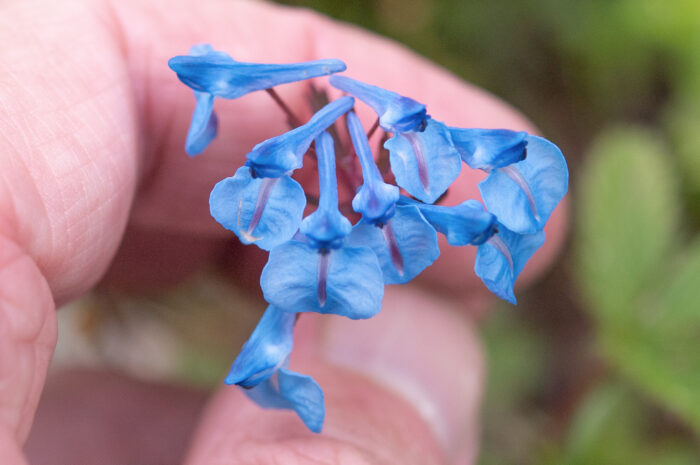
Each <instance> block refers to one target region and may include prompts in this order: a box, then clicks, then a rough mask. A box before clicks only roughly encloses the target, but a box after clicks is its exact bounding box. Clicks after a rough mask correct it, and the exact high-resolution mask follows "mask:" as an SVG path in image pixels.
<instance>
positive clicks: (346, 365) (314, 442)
mask: <svg viewBox="0 0 700 465" xmlns="http://www.w3.org/2000/svg"><path fill="white" fill-rule="evenodd" d="M455 310H456V309H455V308H454V303H450V302H447V301H442V300H440V299H436V298H435V297H434V296H430V295H427V294H425V293H423V292H420V291H418V290H416V289H411V288H405V289H401V290H400V291H397V290H396V289H395V288H390V289H388V293H387V298H386V303H385V305H384V308H383V309H382V312H381V313H380V314H379V315H378V316H376V317H375V318H372V319H371V320H366V321H349V320H347V319H343V318H340V317H329V318H323V319H321V318H314V317H315V315H314V316H308V315H307V316H303V317H302V318H301V320H300V323H299V326H300V327H298V328H297V330H296V335H295V341H296V344H297V347H296V348H295V350H294V352H293V356H292V364H291V368H292V369H293V370H295V371H300V372H302V373H305V374H310V375H312V376H313V377H314V378H315V379H316V381H318V383H319V384H320V385H321V386H322V388H323V390H324V395H325V404H326V421H325V424H324V429H323V433H322V434H320V435H315V434H313V433H309V432H308V431H307V430H306V429H305V427H304V426H303V424H302V423H301V422H300V420H299V419H298V418H296V416H295V415H294V414H293V413H290V412H287V411H270V410H262V409H260V408H258V407H257V406H256V405H254V404H253V403H252V402H251V401H250V400H248V399H247V398H246V397H245V395H244V394H243V393H242V392H241V391H239V390H238V389H236V388H233V387H224V388H222V390H221V391H220V392H219V394H218V395H217V396H216V397H215V399H214V400H213V401H212V402H211V403H210V404H209V406H208V407H207V409H206V414H205V416H204V419H203V421H202V424H201V425H200V426H199V428H198V431H197V434H196V435H195V439H194V441H193V443H192V449H191V451H190V454H189V455H188V460H186V463H187V464H188V465H199V464H211V463H276V464H279V465H286V464H288V463H289V464H292V463H293V464H297V463H304V464H306V463H329V464H341V463H342V464H344V463H352V464H355V463H357V464H364V463H372V464H384V463H386V464H394V463H402V464H421V465H423V464H444V463H455V464H456V463H458V464H468V463H473V459H474V456H475V454H476V442H477V431H478V430H477V412H478V404H479V398H480V395H481V383H482V379H483V362H482V358H481V357H482V356H481V350H480V347H479V344H478V342H477V341H476V338H475V335H474V332H473V328H472V327H471V326H470V325H469V324H468V323H467V322H466V321H464V320H462V319H460V316H459V313H458V312H457V311H455Z"/></svg>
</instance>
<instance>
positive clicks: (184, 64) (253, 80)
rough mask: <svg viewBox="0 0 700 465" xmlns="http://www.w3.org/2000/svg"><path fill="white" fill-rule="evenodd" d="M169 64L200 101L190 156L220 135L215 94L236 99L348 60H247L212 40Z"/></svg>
mask: <svg viewBox="0 0 700 465" xmlns="http://www.w3.org/2000/svg"><path fill="white" fill-rule="evenodd" d="M168 66H170V68H171V69H172V70H173V71H175V72H176V73H177V77H178V78H179V79H180V80H181V81H182V82H183V83H185V84H186V85H187V86H189V87H190V88H192V90H193V91H194V96H195V99H196V101H197V104H196V106H195V110H194V112H193V114H192V122H191V123H190V129H189V131H188V133H187V140H186V142H185V151H186V152H187V153H188V154H189V155H190V156H194V155H197V154H199V153H201V152H203V151H204V149H206V148H207V146H208V145H209V143H210V142H211V141H212V140H213V139H214V138H215V137H216V134H217V129H218V118H217V116H216V113H215V112H214V110H213V109H214V98H215V97H221V98H227V99H235V98H238V97H241V96H243V95H245V94H248V93H250V92H253V91H256V90H264V89H269V88H272V87H274V86H277V85H279V84H286V83H290V82H296V81H302V80H305V79H309V78H312V77H317V76H325V75H328V74H332V73H338V72H341V71H344V70H345V63H343V62H342V61H340V60H317V61H309V62H305V63H291V64H280V65H276V64H260V63H243V62H240V61H236V60H234V59H233V58H231V57H230V56H229V55H228V54H226V53H224V52H219V51H216V50H214V48H213V47H212V46H211V45H209V44H200V45H195V46H194V47H192V48H191V49H190V52H189V55H182V56H176V57H173V58H171V59H170V60H169V61H168Z"/></svg>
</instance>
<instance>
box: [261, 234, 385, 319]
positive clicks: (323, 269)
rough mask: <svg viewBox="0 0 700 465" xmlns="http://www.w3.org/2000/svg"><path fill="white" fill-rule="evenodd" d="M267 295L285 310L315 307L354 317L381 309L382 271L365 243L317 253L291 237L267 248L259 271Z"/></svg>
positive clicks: (295, 310) (318, 310) (367, 314)
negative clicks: (264, 259) (264, 261)
mask: <svg viewBox="0 0 700 465" xmlns="http://www.w3.org/2000/svg"><path fill="white" fill-rule="evenodd" d="M260 286H261V287H262V290H263V294H264V296H265V300H267V301H268V302H269V303H271V304H272V305H275V306H277V307H279V308H281V309H282V310H285V311H288V312H317V313H333V314H336V315H343V316H346V317H348V318H352V319H359V318H370V317H372V316H374V315H376V314H377V313H378V312H379V310H380V309H381V304H382V297H383V296H384V283H383V280H382V270H381V268H380V267H379V263H378V262H377V257H376V256H375V255H374V252H372V250H371V249H369V248H367V247H341V248H338V249H330V250H326V251H324V253H321V252H320V251H319V250H318V249H316V248H315V247H313V246H312V245H309V244H305V243H303V242H298V241H289V242H287V243H285V244H282V245H280V246H277V247H275V248H274V249H272V250H271V251H270V257H269V259H268V261H267V265H265V268H264V269H263V272H262V275H261V276H260Z"/></svg>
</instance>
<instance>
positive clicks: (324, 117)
mask: <svg viewBox="0 0 700 465" xmlns="http://www.w3.org/2000/svg"><path fill="white" fill-rule="evenodd" d="M354 104H355V99H354V98H352V97H341V98H339V99H338V100H334V101H332V102H331V103H329V104H328V105H326V106H325V107H323V108H321V109H320V110H319V111H317V112H316V113H315V114H314V115H313V116H312V117H311V119H310V120H309V121H308V122H307V123H306V124H303V125H301V126H299V127H298V128H294V129H292V130H291V131H288V132H285V133H284V134H281V135H279V136H277V137H273V138H271V139H267V140H266V141H264V142H261V143H259V144H258V145H256V146H255V147H253V150H251V151H250V153H248V155H246V157H247V158H248V162H247V163H246V164H247V165H248V166H250V167H251V168H253V169H254V170H255V172H256V173H257V175H258V176H264V177H278V176H282V175H284V174H288V173H291V172H292V171H294V170H296V169H298V168H301V166H302V159H303V157H304V154H305V153H306V151H307V150H309V147H310V146H311V142H313V140H314V139H315V138H316V136H318V135H319V134H321V133H322V132H323V131H325V130H326V129H327V128H328V127H329V126H330V125H332V124H333V123H334V122H335V120H337V119H338V118H340V117H341V116H342V115H343V114H344V113H346V112H347V111H349V110H350V109H351V108H352V106H353V105H354Z"/></svg>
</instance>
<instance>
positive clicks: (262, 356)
mask: <svg viewBox="0 0 700 465" xmlns="http://www.w3.org/2000/svg"><path fill="white" fill-rule="evenodd" d="M295 320H296V315H295V314H294V313H290V312H283V311H282V310H280V309H278V308H276V307H274V306H273V305H270V306H268V307H267V310H265V313H264V314H263V316H262V318H261V319H260V321H259V322H258V325H257V326H256V327H255V330H254V331H253V333H252V334H251V335H250V337H249V338H248V340H247V341H246V343H245V344H243V349H241V353H240V354H239V355H238V357H236V360H235V361H234V362H233V366H232V367H231V371H230V372H229V374H228V376H227V377H226V380H225V383H226V384H237V385H239V386H241V387H244V388H250V387H253V386H255V385H257V384H259V383H261V382H262V381H265V380H266V379H268V378H269V377H270V376H272V374H273V373H274V372H275V371H277V370H278V369H279V368H280V367H281V366H282V365H283V364H284V363H285V361H286V360H287V358H288V357H289V354H290V353H291V351H292V344H293V337H292V336H293V333H294V322H295Z"/></svg>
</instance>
